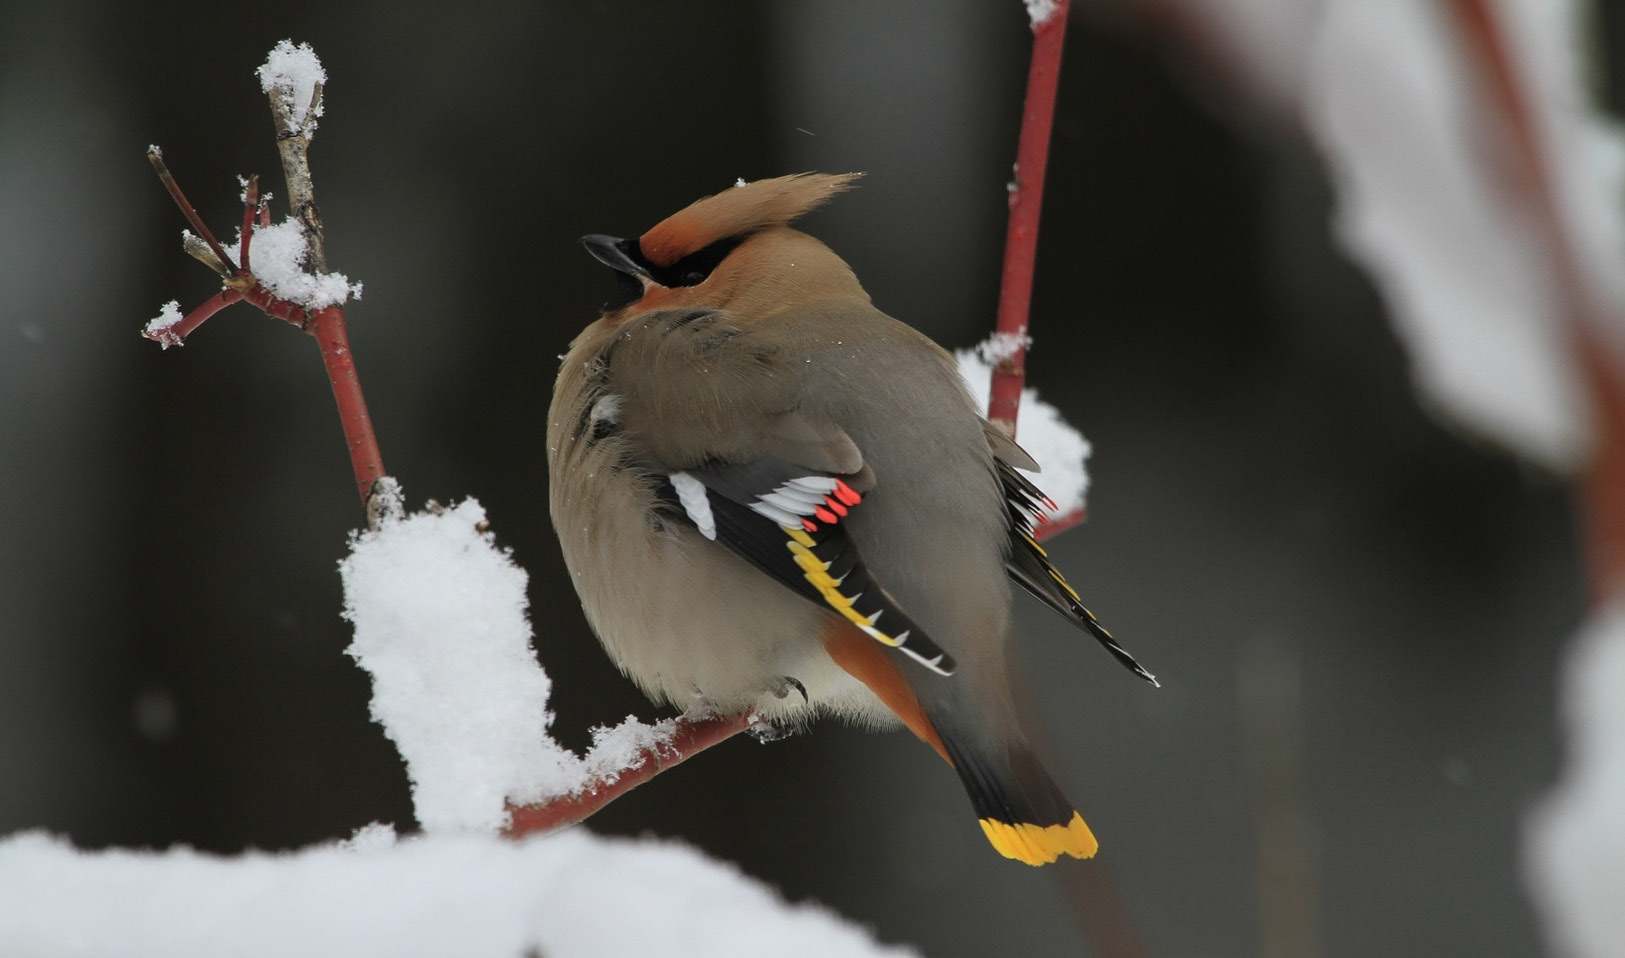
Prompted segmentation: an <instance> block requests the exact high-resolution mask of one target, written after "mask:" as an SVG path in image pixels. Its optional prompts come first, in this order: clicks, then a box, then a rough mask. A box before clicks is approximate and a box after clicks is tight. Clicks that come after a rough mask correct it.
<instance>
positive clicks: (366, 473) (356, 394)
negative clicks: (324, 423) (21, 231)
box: [144, 149, 385, 514]
mask: <svg viewBox="0 0 1625 958" xmlns="http://www.w3.org/2000/svg"><path fill="white" fill-rule="evenodd" d="M298 158H299V161H301V162H302V161H303V158H304V154H303V152H301V153H299V154H298ZM147 159H148V160H149V161H151V163H152V166H153V169H154V170H156V171H157V173H158V178H159V180H161V181H162V182H163V184H164V188H165V189H167V190H168V191H169V195H170V196H171V197H172V198H173V199H174V200H175V205H176V206H178V207H180V210H181V214H182V215H183V216H185V217H186V221H187V222H188V223H189V224H190V225H191V226H192V228H193V230H194V231H196V233H197V235H198V236H200V237H201V238H202V240H203V242H204V243H206V244H207V246H208V255H210V256H212V257H213V259H214V260H215V262H213V263H210V262H208V260H207V259H204V257H203V256H201V255H200V256H199V258H200V259H204V262H205V263H207V264H208V265H209V266H210V267H211V268H213V269H214V270H215V271H216V272H218V273H219V274H220V275H221V277H222V281H223V282H224V284H225V287H226V288H225V289H223V290H221V291H220V292H219V293H216V294H215V295H214V296H212V297H210V299H209V300H208V301H207V302H205V303H204V304H203V305H202V306H199V307H198V308H197V309H194V310H192V311H191V312H190V313H188V314H187V315H186V317H185V318H184V319H182V320H181V321H180V322H178V323H175V324H173V325H171V326H168V327H161V328H156V329H150V330H148V331H147V332H146V333H144V335H146V336H147V338H149V339H153V340H156V341H158V342H160V343H163V344H164V345H165V346H173V345H180V344H182V343H184V342H185V341H186V337H187V336H189V335H191V333H192V332H193V331H194V330H196V329H197V328H198V327H199V326H201V325H203V322H204V321H205V320H207V319H208V318H209V317H211V316H213V315H214V314H215V313H217V312H219V311H220V310H222V309H224V308H225V307H227V306H229V305H231V304H232V303H235V302H237V301H239V300H242V301H245V302H248V303H250V304H252V305H253V306H255V307H256V308H258V309H259V310H260V312H262V313H264V314H266V315H267V316H272V317H275V318H277V319H281V320H284V321H285V322H288V323H292V324H293V325H295V326H298V327H299V328H300V329H303V330H305V331H306V332H308V333H310V334H311V335H312V336H313V337H315V339H316V343H317V346H318V347H319V348H320V350H321V354H322V362H323V364H324V365H325V366H326V367H327V377H328V381H329V382H330V383H331V384H332V386H333V398H334V400H335V401H336V402H337V404H338V409H339V421H340V424H341V425H342V426H343V428H344V438H345V444H346V445H347V446H348V448H349V450H350V464H351V466H352V467H353V468H354V470H355V479H356V486H357V488H358V489H359V491H360V493H361V503H362V505H363V507H370V505H371V503H370V499H371V496H372V493H373V490H374V488H375V486H376V485H377V483H378V480H379V479H381V478H383V476H384V475H385V473H384V462H383V454H382V453H381V452H380V451H379V448H378V438H377V436H376V435H375V434H374V432H373V429H372V419H371V417H370V416H368V415H367V401H366V397H365V396H364V395H363V393H362V391H361V379H360V377H359V376H358V375H357V374H356V369H355V358H354V356H352V355H351V353H350V343H349V337H348V334H347V333H346V331H345V325H344V311H343V310H342V309H340V308H338V307H337V306H328V307H324V308H322V309H318V310H315V311H314V312H312V311H309V310H306V309H305V307H303V306H301V305H299V304H298V303H294V302H290V301H289V300H286V299H282V298H281V297H279V296H276V295H275V294H273V293H272V292H271V291H270V290H268V289H266V288H265V286H264V285H263V284H262V283H260V281H259V279H258V278H256V277H255V276H254V274H253V272H252V271H251V270H250V268H249V255H248V254H249V244H250V242H251V241H252V239H253V236H254V228H255V224H256V222H258V224H259V225H261V226H265V225H268V221H269V218H270V216H269V210H268V208H267V207H266V206H265V204H263V203H261V202H260V196H259V177H258V176H254V177H250V178H249V181H248V186H247V188H246V190H245V192H244V197H243V238H242V245H241V247H240V252H239V255H240V257H241V265H236V264H233V263H232V261H231V260H230V259H229V258H228V257H227V256H226V253H225V250H224V249H222V248H221V246H220V243H219V241H217V240H216V239H215V238H214V234H213V233H212V232H210V231H209V228H208V226H207V225H205V224H204V222H203V218H202V217H200V216H199V215H198V212H197V209H196V208H195V207H194V206H193V205H192V203H191V201H190V200H188V199H187V198H186V194H185V193H184V192H183V191H182V190H181V188H180V185H179V184H178V183H176V182H175V178H174V176H172V175H171V174H170V172H169V168H168V167H167V166H166V165H165V164H164V161H163V156H162V154H161V153H159V151H158V150H156V149H153V150H149V151H148V153H147ZM287 172H288V174H289V176H290V178H291V177H292V176H294V175H296V174H295V171H293V170H289V171H287ZM303 176H304V181H305V183H306V184H307V185H308V183H309V171H308V170H306V171H303ZM309 228H310V227H309V225H308V224H307V229H309ZM194 252H195V251H194ZM372 512H373V510H371V509H370V508H369V514H372Z"/></svg>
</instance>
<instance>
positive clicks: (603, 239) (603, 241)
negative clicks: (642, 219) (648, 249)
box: [581, 233, 649, 276]
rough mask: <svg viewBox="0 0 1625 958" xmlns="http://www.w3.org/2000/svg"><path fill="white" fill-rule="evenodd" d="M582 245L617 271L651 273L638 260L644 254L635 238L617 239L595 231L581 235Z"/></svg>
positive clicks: (595, 257)
mask: <svg viewBox="0 0 1625 958" xmlns="http://www.w3.org/2000/svg"><path fill="white" fill-rule="evenodd" d="M581 245H582V246H585V247H587V252H589V253H591V254H592V256H593V259H596V260H597V261H598V262H600V263H603V264H604V265H605V266H608V267H609V268H610V269H612V270H614V271H615V272H617V273H622V274H625V275H627V276H648V275H649V268H648V267H646V266H644V265H643V264H641V263H639V262H638V260H639V259H642V258H643V256H642V254H641V253H640V252H639V251H638V241H637V240H635V239H631V240H624V239H616V238H615V237H613V236H604V235H602V234H599V233H593V234H592V235H590V236H583V237H581Z"/></svg>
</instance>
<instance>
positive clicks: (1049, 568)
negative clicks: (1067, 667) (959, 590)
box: [988, 427, 1158, 685]
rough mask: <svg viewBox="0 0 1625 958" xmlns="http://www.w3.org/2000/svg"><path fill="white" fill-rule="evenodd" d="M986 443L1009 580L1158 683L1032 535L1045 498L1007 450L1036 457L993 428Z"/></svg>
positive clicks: (1135, 672) (1121, 660)
mask: <svg viewBox="0 0 1625 958" xmlns="http://www.w3.org/2000/svg"><path fill="white" fill-rule="evenodd" d="M988 442H989V444H990V445H991V446H992V448H993V453H994V462H995V463H996V465H997V469H998V472H999V484H1000V485H1001V486H1002V487H1003V488H1004V501H1005V507H1006V509H1007V510H1008V514H1009V521H1010V554H1009V558H1008V559H1006V560H1005V568H1006V570H1007V571H1008V572H1009V573H1010V578H1012V579H1014V580H1015V581H1016V582H1017V583H1018V584H1019V585H1020V586H1021V587H1022V588H1024V589H1026V590H1027V591H1028V592H1030V593H1032V594H1033V595H1034V596H1036V597H1037V598H1038V600H1039V601H1040V602H1042V603H1044V604H1045V605H1047V606H1049V607H1050V608H1051V609H1054V610H1055V611H1056V612H1058V613H1060V614H1061V616H1062V617H1064V618H1065V619H1066V620H1067V621H1068V622H1071V623H1072V624H1073V625H1076V626H1077V627H1078V628H1080V629H1086V630H1088V632H1089V634H1091V635H1093V636H1094V637H1095V639H1096V640H1098V641H1099V642H1100V644H1101V645H1102V646H1105V648H1106V651H1108V652H1110V653H1111V654H1112V655H1113V657H1115V658H1116V659H1117V661H1118V662H1120V663H1122V665H1123V666H1124V667H1125V668H1127V669H1128V670H1129V671H1131V672H1133V673H1134V674H1135V675H1138V676H1139V677H1140V678H1142V679H1145V680H1146V681H1147V682H1150V683H1151V684H1152V685H1157V684H1158V682H1157V679H1156V676H1154V675H1152V674H1151V673H1150V672H1148V671H1147V670H1146V669H1145V667H1144V666H1142V665H1141V664H1140V663H1139V662H1137V661H1135V659H1134V656H1132V655H1130V654H1129V652H1128V650H1127V649H1125V648H1123V646H1122V645H1121V644H1119V643H1118V641H1117V640H1116V639H1115V638H1112V634H1111V633H1110V632H1107V631H1106V627H1105V626H1103V625H1101V624H1100V622H1099V620H1097V619H1096V618H1095V616H1094V613H1092V612H1090V611H1089V610H1088V609H1087V608H1085V607H1084V604H1083V599H1082V598H1080V597H1079V596H1078V593H1077V590H1076V589H1074V588H1072V586H1071V585H1070V584H1069V583H1068V582H1067V581H1066V577H1065V576H1063V575H1061V570H1059V569H1057V568H1055V564H1054V563H1052V562H1050V561H1049V553H1047V552H1045V551H1044V547H1043V546H1041V545H1039V544H1038V540H1037V539H1035V538H1034V537H1033V520H1034V518H1035V517H1036V516H1037V514H1038V506H1039V504H1040V503H1042V502H1044V500H1045V498H1046V497H1045V495H1044V493H1043V492H1042V491H1041V490H1040V489H1039V488H1038V487H1037V486H1035V485H1033V483H1032V481H1031V480H1029V479H1028V478H1027V477H1026V476H1023V475H1022V474H1021V473H1019V472H1017V471H1016V466H1017V465H1020V466H1022V468H1027V466H1026V465H1024V464H1023V463H1022V462H1021V461H1019V460H1018V461H1017V462H1016V463H1015V464H1012V463H1011V462H1010V460H1011V459H1016V458H1017V457H1016V456H1015V455H1014V454H1012V453H1010V452H1009V449H1014V450H1015V452H1016V453H1019V454H1020V458H1021V459H1024V460H1025V461H1026V462H1027V463H1031V462H1032V458H1031V457H1030V456H1028V455H1027V453H1026V451H1025V450H1023V449H1022V448H1021V447H1020V446H1017V445H1016V444H1015V443H1014V442H1013V441H1012V440H1010V439H1009V438H1007V437H1006V436H1004V434H1003V433H1000V432H998V431H997V430H996V428H993V427H990V428H989V430H988ZM1006 447H1008V448H1006ZM1034 468H1036V465H1035V466H1034Z"/></svg>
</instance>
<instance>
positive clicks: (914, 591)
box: [547, 174, 1154, 865]
mask: <svg viewBox="0 0 1625 958" xmlns="http://www.w3.org/2000/svg"><path fill="white" fill-rule="evenodd" d="M855 178H856V177H855V175H845V176H830V175H822V174H804V175H800V176H785V177H779V178H777V179H770V180H759V181H757V182H755V183H749V184H742V185H740V186H737V187H735V188H733V189H730V190H727V191H725V192H722V193H719V194H717V195H716V196H711V197H707V198H705V199H702V200H700V201H698V202H696V203H694V204H693V205H691V206H689V207H688V208H687V209H684V210H682V211H680V212H678V213H676V214H674V215H672V216H671V217H669V218H667V219H666V220H665V221H663V222H661V223H660V224H659V225H657V226H655V227H654V228H653V229H651V230H649V231H648V232H647V233H644V234H643V235H642V236H641V237H638V238H636V239H629V240H622V239H615V238H612V237H608V236H588V237H585V238H583V240H582V242H583V243H584V244H585V245H586V247H587V249H588V251H590V252H591V253H592V255H593V256H595V257H597V258H598V259H599V260H600V261H601V262H603V263H604V264H605V265H607V266H609V267H610V268H612V269H613V270H615V274H616V281H617V284H618V286H617V294H616V296H615V297H614V298H613V299H612V300H611V301H610V302H609V303H607V304H606V305H605V307H604V311H603V314H602V315H601V316H599V318H598V319H597V321H596V322H594V323H592V324H591V325H589V326H588V327H587V328H586V329H585V330H583V331H582V333H581V335H579V336H577V337H576V339H575V341H574V342H573V343H571V345H570V352H569V354H568V355H566V356H565V357H564V363H563V367H562V368H561V369H560V371H559V378H558V383H557V385H556V387H555V389H554V393H553V405H552V409H551V411H550V413H549V422H550V425H549V427H548V433H547V441H548V446H547V451H548V465H549V470H550V477H551V483H552V489H551V500H552V513H553V524H554V526H555V527H557V529H558V534H559V541H560V544H561V546H562V548H563V552H564V559H565V562H566V564H567V565H568V567H569V569H570V574H571V575H572V576H573V577H574V579H575V586H576V590H577V591H578V592H579V593H580V594H581V601H582V606H583V607H584V608H585V610H586V614H587V619H588V621H589V622H590V623H591V624H592V627H593V629H594V630H595V631H596V632H597V633H598V636H599V638H600V639H601V640H602V641H603V643H604V647H605V649H607V650H608V652H609V654H610V657H611V658H613V659H614V660H615V662H616V663H617V664H618V665H619V666H620V668H621V670H622V671H623V672H625V673H626V674H627V675H628V676H630V677H631V678H632V679H633V680H634V681H635V682H637V684H638V685H639V686H640V687H642V689H643V690H644V692H646V693H647V694H648V695H649V696H650V697H651V698H652V699H654V700H656V701H657V702H662V701H664V702H671V703H673V704H675V705H677V706H679V707H684V708H687V707H690V706H692V705H695V704H703V705H705V706H707V707H709V708H711V709H713V710H715V711H716V712H718V713H721V714H739V713H744V712H752V713H755V714H756V715H758V716H760V717H761V719H762V720H764V721H768V722H772V723H774V724H776V725H780V726H786V725H787V726H800V725H803V724H805V723H807V722H809V721H811V720H812V719H813V718H815V717H817V716H819V715H824V714H831V715H837V716H841V717H844V718H847V719H849V720H853V721H856V722H858V723H861V724H864V725H869V726H891V725H895V724H896V723H897V722H898V721H901V722H902V724H904V725H906V726H907V727H908V728H909V729H910V730H911V731H912V732H913V733H914V734H915V735H917V736H919V737H920V739H922V740H923V741H924V742H925V743H926V744H928V745H930V746H931V747H932V748H934V749H936V750H937V752H938V753H939V754H940V755H941V756H942V757H943V758H944V759H946V760H947V761H948V763H949V764H950V765H952V766H953V768H954V771H956V772H957V773H958V774H959V778H960V780H961V781H962V782H963V783H964V787H965V790H966V791H967V792H968V793H969V794H970V800H971V804H972V805H973V806H974V807H975V811H976V814H977V817H978V818H979V819H980V820H981V825H982V829H983V831H984V832H985V833H986V834H987V837H988V840H989V841H991V842H992V843H993V847H994V848H996V849H998V851H999V852H1000V853H1001V854H1003V855H1005V856H1006V857H1009V858H1015V859H1019V860H1021V861H1024V862H1027V863H1028V864H1032V865H1039V864H1044V863H1046V862H1051V861H1054V860H1055V859H1056V858H1057V857H1058V856H1059V855H1060V854H1061V853H1063V852H1064V853H1066V854H1069V855H1073V856H1076V857H1080V858H1081V857H1088V856H1090V855H1093V854H1094V852H1095V848H1096V844H1095V838H1094V836H1093V835H1092V834H1091V833H1090V831H1089V827H1088V826H1087V825H1086V824H1084V821H1083V818H1082V816H1080V815H1079V814H1078V813H1077V812H1076V811H1074V810H1073V807H1072V805H1071V803H1070V802H1068V801H1067V800H1066V798H1065V797H1064V796H1063V795H1062V794H1061V792H1060V790H1059V789H1058V788H1057V787H1056V785H1055V783H1054V782H1053V781H1052V780H1051V779H1050V776H1049V775H1048V773H1046V772H1045V771H1044V769H1043V767H1042V766H1041V765H1040V764H1039V762H1038V760H1037V758H1036V756H1035V755H1034V753H1033V750H1032V749H1031V748H1030V747H1029V745H1028V744H1027V740H1026V738H1025V737H1024V736H1023V734H1022V731H1021V728H1020V726H1019V725H1018V723H1017V718H1016V707H1015V705H1014V703H1013V702H1012V699H1011V695H1010V690H1009V685H1008V682H1007V679H1006V644H1007V637H1008V634H1009V630H1010V580H1012V579H1013V580H1015V581H1016V582H1017V583H1019V584H1020V585H1022V586H1023V587H1024V588H1026V589H1027V590H1028V591H1029V592H1031V593H1033V594H1034V595H1036V596H1037V597H1038V598H1039V599H1040V600H1041V601H1043V602H1044V603H1045V604H1046V605H1048V606H1049V607H1050V608H1052V609H1054V610H1056V611H1057V612H1059V613H1061V614H1062V615H1063V616H1066V617H1067V618H1068V619H1070V620H1071V621H1072V622H1073V623H1075V624H1076V625H1078V626H1080V627H1082V628H1086V629H1088V630H1089V631H1091V632H1092V633H1093V634H1094V635H1095V636H1096V637H1097V638H1098V639H1099V640H1100V641H1101V642H1102V643H1103V644H1105V646H1106V647H1107V648H1108V649H1110V650H1111V652H1112V653H1113V654H1114V655H1116V656H1117V657H1118V658H1119V659H1120V660H1121V661H1122V662H1123V663H1124V664H1126V665H1128V666H1129V667H1130V668H1132V669H1134V670H1135V671H1136V672H1138V673H1139V674H1140V675H1141V676H1142V677H1144V678H1146V679H1150V678H1151V676H1150V674H1149V673H1147V672H1146V671H1145V670H1144V669H1141V668H1140V667H1139V665H1138V664H1136V663H1135V662H1134V660H1133V659H1132V658H1131V657H1130V656H1129V655H1128V653H1127V652H1125V651H1124V650H1123V649H1122V648H1121V647H1120V646H1119V645H1118V644H1117V643H1116V642H1115V641H1113V640H1112V638H1111V636H1110V635H1108V634H1107V633H1106V631H1105V630H1104V629H1102V628H1101V627H1100V626H1099V625H1098V624H1097V623H1096V622H1095V620H1094V617H1093V616H1092V615H1090V614H1089V612H1088V610H1086V609H1085V608H1084V607H1083V605H1082V603H1081V602H1080V601H1079V599H1078V595H1077V593H1076V592H1074V591H1073V590H1072V588H1071V586H1069V585H1067V583H1066V580H1065V579H1063V578H1062V577H1061V574H1060V573H1059V572H1057V571H1056V570H1055V568H1054V566H1052V565H1051V564H1050V562H1049V560H1048V559H1047V558H1046V557H1045V554H1044V550H1043V549H1041V548H1039V546H1038V544H1037V543H1036V542H1034V541H1033V537H1032V533H1031V523H1032V519H1033V515H1034V510H1035V508H1036V504H1037V503H1038V502H1039V501H1040V500H1041V499H1042V497H1043V494H1042V493H1041V492H1039V491H1038V490H1037V489H1036V488H1035V487H1034V486H1033V484H1032V483H1031V482H1029V481H1028V480H1027V479H1025V478H1024V477H1022V476H1021V474H1020V473H1018V472H1016V468H1017V467H1019V468H1022V469H1027V470H1036V468H1037V467H1036V465H1035V464H1034V463H1033V461H1032V459H1031V458H1030V457H1029V456H1028V455H1027V454H1026V453H1025V452H1024V451H1022V449H1021V448H1020V447H1018V446H1017V445H1016V444H1015V443H1014V442H1012V441H1011V440H1010V439H1008V438H1006V437H1005V436H1004V435H1003V434H1002V433H1000V432H999V431H998V430H997V429H995V428H993V427H991V426H989V425H988V423H987V422H986V421H985V420H983V418H982V416H981V415H980V413H979V411H978V410H977V409H976V408H975V407H974V406H973V404H972V401H971V399H970V396H969V394H968V393H967V391H966V388H965V384H964V383H963V382H962V381H961V379H960V376H959V373H958V371H957V370H956V368H955V365H954V362H953V359H952V357H950V356H949V355H948V354H947V353H946V352H944V351H943V350H942V349H941V348H940V347H938V346H937V345H936V344H935V343H933V342H932V341H931V340H930V339H928V338H926V337H925V336H924V335H922V334H920V333H918V332H916V331H915V330H913V329H912V328H910V327H908V326H905V325H904V324H902V323H900V322H898V321H897V320H895V319H892V318H891V317H890V316H887V315H886V314H884V313H882V312H880V311H879V310H878V309H876V308H875V307H874V306H872V305H871V304H870V302H869V296H868V294H867V293H865V292H864V290H863V287H862V286H860V285H859V284H858V280H857V277H856V276H854V275H853V273H852V270H851V268H850V267H848V266H847V265H846V263H845V262H844V261H842V260H841V258H840V257H838V256H836V255H835V254H834V253H833V252H831V251H830V250H829V248H828V247H826V246H824V244H822V243H820V242H819V241H818V240H816V239H813V238H812V237H811V236H808V235H807V234H805V233H802V232H799V231H797V230H794V229H791V228H790V226H789V225H788V224H789V223H790V222H791V221H792V220H794V219H795V218H796V217H798V216H800V215H801V214H803V213H805V212H807V211H808V210H810V209H813V208H814V207H817V206H818V205H820V204H822V203H823V202H824V201H826V200H828V199H829V198H830V197H832V196H834V195H835V194H837V193H840V192H841V191H843V190H845V189H847V188H848V187H850V186H851V185H852V182H853V180H854V179H855ZM1153 681H1154V680H1153Z"/></svg>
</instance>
